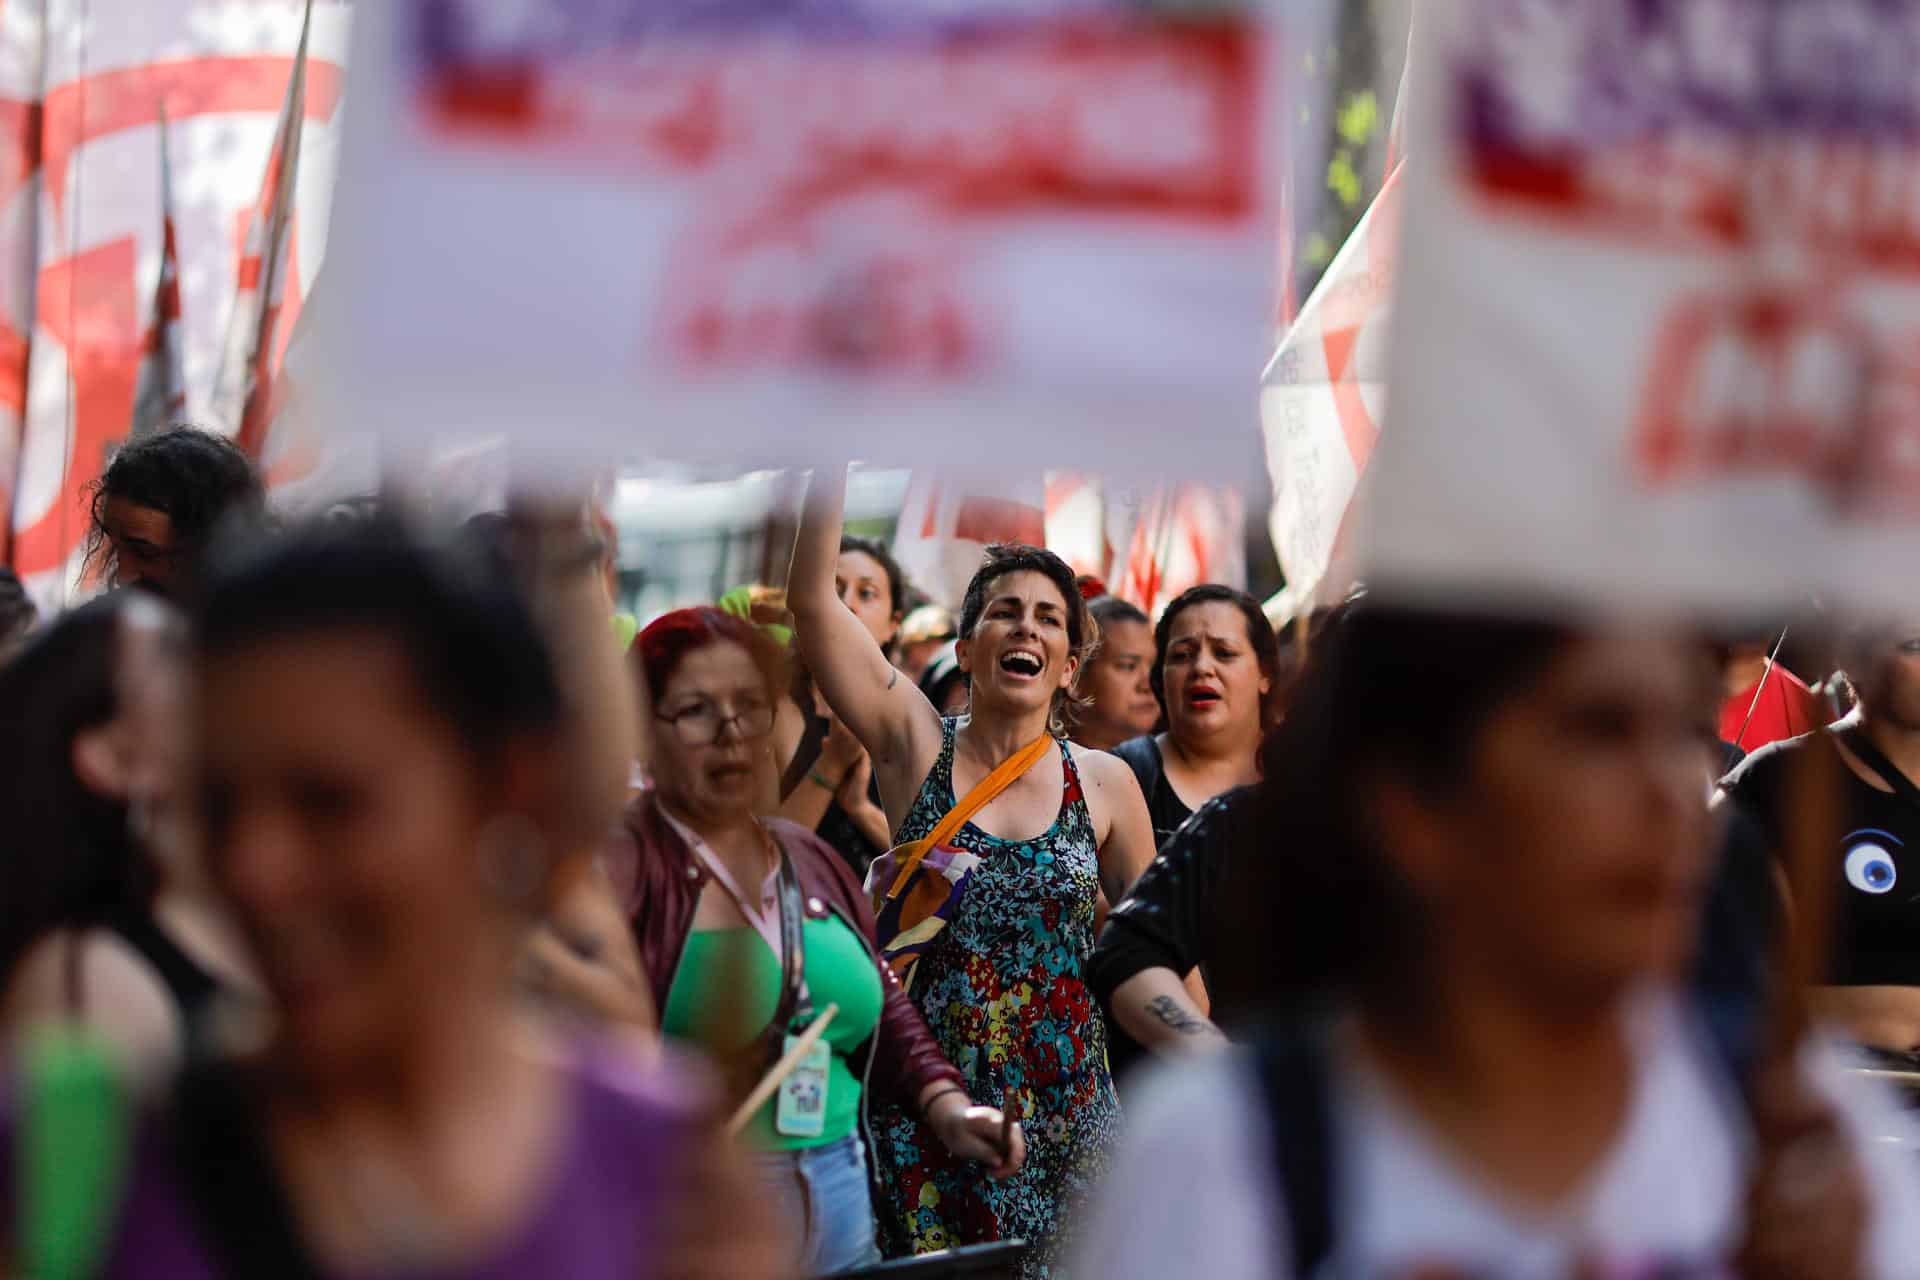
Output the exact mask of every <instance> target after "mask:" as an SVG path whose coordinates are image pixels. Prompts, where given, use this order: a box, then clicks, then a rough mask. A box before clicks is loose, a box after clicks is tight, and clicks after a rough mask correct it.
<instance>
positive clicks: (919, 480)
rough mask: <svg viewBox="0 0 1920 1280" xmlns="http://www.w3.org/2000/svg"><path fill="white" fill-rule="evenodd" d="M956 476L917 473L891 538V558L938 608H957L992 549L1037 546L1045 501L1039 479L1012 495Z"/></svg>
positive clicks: (1043, 524)
mask: <svg viewBox="0 0 1920 1280" xmlns="http://www.w3.org/2000/svg"><path fill="white" fill-rule="evenodd" d="M994 489H995V486H991V485H984V484H981V483H979V482H976V481H970V480H969V479H967V478H965V477H962V476H960V475H956V474H951V473H943V472H932V471H916V472H914V473H913V475H912V477H911V478H910V479H909V480H908V481H907V496H906V501H905V504H904V505H903V506H902V507H901V511H900V524H899V528H898V529H897V531H896V532H895V534H894V539H893V555H894V559H896V560H898V561H899V562H900V567H901V568H902V569H903V570H905V571H906V574H907V578H908V580H909V581H911V582H912V583H913V584H914V585H915V586H916V587H918V588H920V590H922V591H924V592H926V594H927V596H928V597H929V598H930V599H932V600H934V601H935V602H936V603H939V604H943V605H945V606H946V607H947V608H949V609H958V608H959V607H960V600H961V597H962V596H964V595H965V594H966V591H967V583H968V582H969V581H971V580H972V578H973V575H974V573H975V572H976V571H978V569H979V568H980V562H981V558H982V556H984V555H985V553H986V550H987V548H988V547H990V546H993V545H994V544H995V543H1002V542H1011V543H1025V544H1027V545H1028V546H1040V545H1042V544H1043V543H1044V542H1045V540H1046V506H1045V504H1046V495H1045V492H1044V486H1043V484H1042V481H1041V478H1040V476H1039V474H1038V473H1035V474H1034V476H1033V481H1032V484H1031V485H1030V486H1029V485H1019V486H1018V487H1017V488H1015V489H1013V490H1012V491H1011V492H1009V491H1008V490H1006V489H1005V488H1000V489H999V491H998V492H995V491H994Z"/></svg>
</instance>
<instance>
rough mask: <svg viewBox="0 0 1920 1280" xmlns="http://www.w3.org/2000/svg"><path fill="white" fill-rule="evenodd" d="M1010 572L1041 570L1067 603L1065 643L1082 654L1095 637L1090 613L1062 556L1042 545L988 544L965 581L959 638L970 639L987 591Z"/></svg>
mask: <svg viewBox="0 0 1920 1280" xmlns="http://www.w3.org/2000/svg"><path fill="white" fill-rule="evenodd" d="M1010 573H1038V574H1044V575H1045V576H1046V577H1047V579H1048V580H1049V581H1051V582H1052V583H1053V585H1054V586H1056V587H1058V588H1059V589H1060V596H1061V598H1062V599H1063V600H1065V601H1066V603H1067V646H1068V648H1069V649H1071V650H1072V652H1073V653H1074V654H1075V655H1076V656H1078V657H1081V658H1085V657H1086V656H1087V655H1086V653H1085V652H1083V651H1082V650H1083V648H1084V647H1086V646H1089V645H1091V644H1092V643H1093V641H1094V639H1095V633H1094V628H1093V626H1092V625H1091V624H1092V621H1093V617H1092V615H1091V614H1089V613H1088V612H1087V602H1086V600H1085V599H1084V598H1083V597H1082V596H1081V595H1080V588H1079V586H1078V585H1077V583H1076V581H1075V579H1074V575H1073V570H1072V569H1070V568H1068V567H1067V562H1066V561H1065V560H1062V559H1061V558H1060V557H1059V556H1057V555H1055V554H1053V552H1051V551H1048V550H1047V549H1046V548H1044V547H1029V546H1024V545H1022V544H1019V543H1011V542H1002V543H995V544H994V545H993V546H991V547H988V548H987V554H986V559H985V560H983V561H982V562H981V564H980V567H979V568H978V569H976V570H975V571H974V574H973V579H972V581H970V582H968V583H967V594H966V595H965V596H964V597H962V598H961V601H960V621H959V626H960V638H961V639H962V640H969V639H972V637H973V631H974V628H975V627H978V626H979V625H980V615H982V614H984V613H985V612H986V611H987V592H989V591H991V590H992V589H993V584H994V583H996V582H998V581H999V580H1000V579H1002V578H1004V577H1006V576H1007V575H1008V574H1010Z"/></svg>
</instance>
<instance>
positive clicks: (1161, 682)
mask: <svg viewBox="0 0 1920 1280" xmlns="http://www.w3.org/2000/svg"><path fill="white" fill-rule="evenodd" d="M1203 604H1230V605H1232V606H1233V607H1234V608H1236V609H1238V610H1239V611H1240V616H1241V617H1243V618H1245V619H1246V621H1247V640H1248V642H1249V643H1250V644H1252V645H1253V656H1254V657H1255V658H1256V659H1258V660H1259V663H1260V673H1261V674H1262V675H1264V676H1266V678H1267V681H1268V683H1269V684H1270V685H1271V686H1272V687H1271V688H1270V689H1269V690H1268V693H1267V698H1266V702H1265V703H1264V705H1263V706H1262V707H1261V716H1260V723H1261V727H1262V728H1269V729H1270V728H1272V727H1273V720H1274V708H1275V707H1277V706H1278V705H1279V697H1278V695H1279V694H1280V683H1281V681H1280V640H1279V638H1278V637H1277V636H1275V635H1274V633H1273V624H1272V623H1271V622H1269V621H1267V614H1266V610H1264V609H1262V608H1261V607H1260V602H1259V601H1258V600H1255V599H1254V598H1253V597H1252V596H1250V595H1248V594H1247V593H1246V592H1244V591H1240V590H1237V589H1235V588H1233V587H1229V586H1224V585H1222V584H1221V583H1218V582H1206V583H1202V584H1201V585H1199V586H1197V587H1189V588H1187V589H1186V590H1185V591H1182V592H1181V593H1180V594H1179V595H1177V596H1175V597H1174V598H1173V603H1172V604H1170V605H1168V606H1167V611H1166V612H1165V613H1163V614H1161V615H1160V623H1159V625H1158V626H1156V627H1155V628H1154V629H1153V671H1152V679H1153V696H1154V697H1156V698H1158V699H1160V705H1161V706H1163V707H1164V706H1165V705H1166V704H1167V642H1168V640H1169V639H1170V638H1171V637H1172V635H1173V623H1174V620H1175V619H1176V618H1178V617H1179V616H1180V615H1181V614H1182V613H1184V612H1186V611H1187V610H1188V609H1192V608H1195V607H1197V606H1199V605H1203Z"/></svg>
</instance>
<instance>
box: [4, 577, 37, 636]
mask: <svg viewBox="0 0 1920 1280" xmlns="http://www.w3.org/2000/svg"><path fill="white" fill-rule="evenodd" d="M39 619H40V608H39V606H38V605H36V604H34V602H33V597H32V596H30V595H28V594H27V589H26V587H25V586H23V585H22V584H21V582H20V575H19V574H17V573H15V572H14V571H13V570H11V569H9V568H7V567H6V566H5V565H0V656H4V655H5V654H6V651H7V649H8V648H9V647H10V646H11V645H13V644H14V643H15V642H16V641H19V640H21V639H24V638H25V637H26V634H27V632H29V631H31V630H33V624H34V623H35V622H37V621H39Z"/></svg>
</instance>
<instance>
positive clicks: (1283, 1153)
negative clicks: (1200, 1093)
mask: <svg viewBox="0 0 1920 1280" xmlns="http://www.w3.org/2000/svg"><path fill="white" fill-rule="evenodd" d="M1254 1062H1255V1065H1256V1069H1257V1071H1258V1072H1259V1077H1260V1089H1261V1093H1262V1095H1263V1101H1264V1102H1265V1104H1266V1113H1267V1124H1268V1135H1269V1149H1270V1151H1271V1153H1272V1157H1273V1171H1274V1175H1275V1180H1276V1182H1277V1183H1278V1185H1279V1190H1280V1201H1281V1203H1282V1204H1283V1205H1284V1206H1285V1207H1286V1211H1287V1231H1288V1236H1289V1239H1290V1241H1291V1243H1292V1246H1293V1259H1292V1261H1293V1275H1294V1280H1310V1277H1312V1276H1313V1274H1314V1273H1315V1272H1316V1271H1318V1270H1319V1269H1320V1268H1321V1266H1323V1265H1324V1264H1325V1263H1326V1261H1327V1259H1329V1258H1331V1257H1332V1256H1333V1244H1334V1230H1333V1177H1334V1169H1333V1117H1332V1105H1333V1094H1332V1090H1331V1087H1330V1086H1329V1083H1328V1078H1327V1056H1326V1043H1325V1039H1324V1036H1323V1034H1322V1029H1321V1027H1320V1024H1319V1023H1318V1022H1317V1021H1316V1022H1308V1023H1304V1024H1300V1025H1286V1026H1281V1027H1278V1028H1275V1029H1271V1030H1269V1031H1268V1032H1267V1034H1265V1035H1263V1036H1261V1037H1260V1038H1259V1040H1257V1041H1256V1042H1255V1047H1254Z"/></svg>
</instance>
